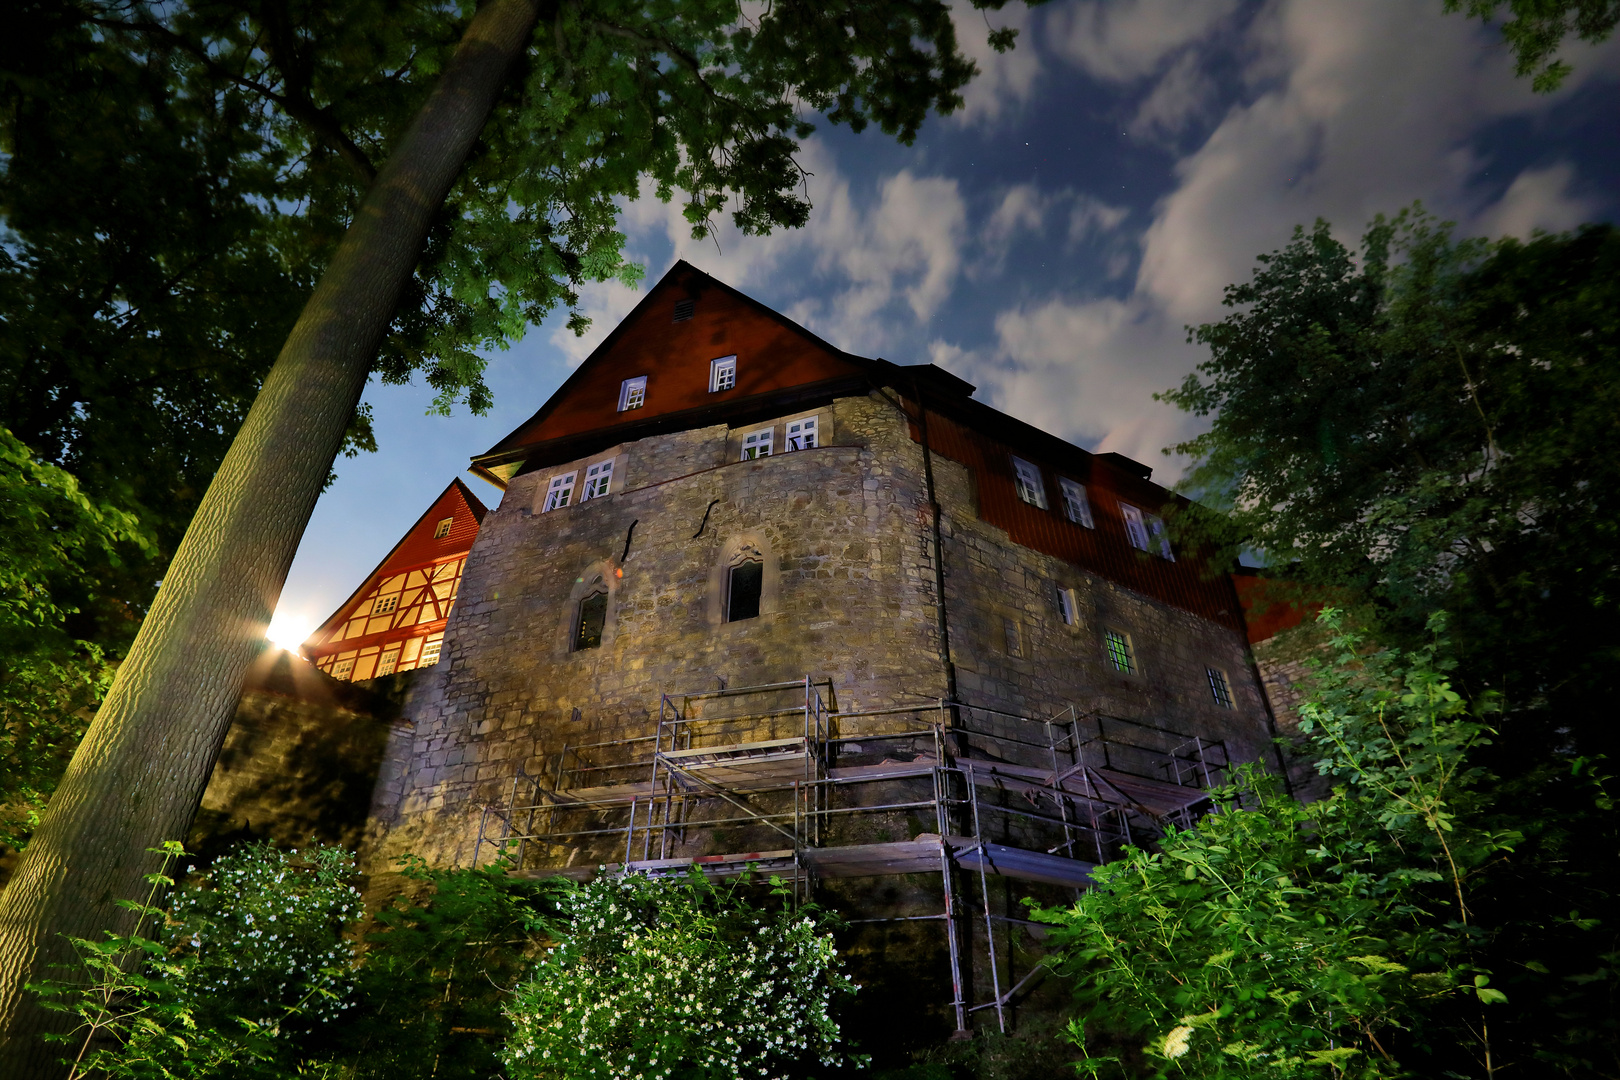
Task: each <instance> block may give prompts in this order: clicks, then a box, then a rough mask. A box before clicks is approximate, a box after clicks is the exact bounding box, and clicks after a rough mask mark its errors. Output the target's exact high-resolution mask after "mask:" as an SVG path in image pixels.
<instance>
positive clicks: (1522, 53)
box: [1445, 0, 1620, 94]
mask: <svg viewBox="0 0 1620 1080" xmlns="http://www.w3.org/2000/svg"><path fill="white" fill-rule="evenodd" d="M1504 2H1505V3H1506V5H1507V9H1508V13H1509V15H1511V18H1509V19H1508V21H1507V22H1505V23H1503V24H1502V40H1504V41H1506V42H1507V43H1508V47H1509V48H1511V49H1512V50H1513V59H1514V61H1515V67H1516V74H1517V75H1518V76H1519V77H1520V78H1521V79H1522V78H1524V77H1525V76H1526V75H1534V76H1535V78H1534V81H1533V82H1532V83H1531V86H1533V87H1534V88H1535V91H1536V93H1538V94H1549V93H1551V92H1552V91H1554V90H1556V89H1558V87H1559V86H1561V85H1563V82H1564V80H1565V79H1566V78H1568V77H1569V73H1570V72H1571V71H1572V70H1573V69H1572V68H1571V67H1570V66H1569V65H1568V64H1567V63H1565V62H1564V61H1563V60H1558V59H1554V57H1555V55H1556V54H1557V52H1558V50H1559V48H1560V47H1561V46H1562V45H1563V44H1564V40H1565V39H1566V38H1568V37H1569V36H1570V35H1571V34H1574V35H1575V36H1576V37H1578V38H1579V39H1580V40H1582V41H1585V42H1588V43H1590V44H1593V45H1595V44H1597V43H1598V42H1600V41H1604V40H1607V38H1608V36H1609V35H1610V34H1611V33H1613V32H1614V25H1615V23H1616V22H1620V0H1445V3H1446V10H1447V11H1451V12H1455V11H1463V10H1464V9H1465V8H1466V14H1467V15H1468V17H1469V18H1476V19H1479V20H1481V21H1482V22H1490V21H1491V20H1492V19H1494V18H1496V12H1497V10H1498V9H1499V8H1501V7H1502V6H1503V4H1504Z"/></svg>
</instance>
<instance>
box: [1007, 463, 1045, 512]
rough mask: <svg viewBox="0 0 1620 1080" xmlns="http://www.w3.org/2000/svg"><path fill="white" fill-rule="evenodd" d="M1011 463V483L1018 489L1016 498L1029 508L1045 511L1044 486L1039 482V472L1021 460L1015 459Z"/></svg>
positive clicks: (1033, 466)
mask: <svg viewBox="0 0 1620 1080" xmlns="http://www.w3.org/2000/svg"><path fill="white" fill-rule="evenodd" d="M1012 463H1013V482H1014V483H1015V484H1016V485H1017V487H1018V497H1019V498H1020V499H1022V500H1024V501H1025V502H1027V503H1029V505H1031V506H1038V507H1040V508H1041V509H1042V510H1045V509H1046V485H1045V484H1043V483H1042V482H1041V470H1040V469H1038V468H1036V467H1035V465H1033V464H1032V463H1030V462H1028V461H1025V460H1024V459H1023V458H1019V457H1015V458H1013V459H1012Z"/></svg>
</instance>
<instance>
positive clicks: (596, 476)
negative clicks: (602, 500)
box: [579, 459, 613, 502]
mask: <svg viewBox="0 0 1620 1080" xmlns="http://www.w3.org/2000/svg"><path fill="white" fill-rule="evenodd" d="M612 485H613V462H612V460H611V459H610V460H608V461H598V462H597V463H596V464H595V465H592V466H591V467H590V468H588V469H586V470H585V488H584V490H583V491H581V492H580V493H579V501H580V502H584V501H585V500H586V499H594V498H596V497H597V496H599V495H606V494H607V493H608V489H609V488H610V487H612Z"/></svg>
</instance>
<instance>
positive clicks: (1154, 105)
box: [1126, 52, 1218, 142]
mask: <svg viewBox="0 0 1620 1080" xmlns="http://www.w3.org/2000/svg"><path fill="white" fill-rule="evenodd" d="M1217 94H1218V92H1217V89H1216V87H1215V84H1214V82H1213V81H1212V80H1211V79H1210V77H1209V76H1208V75H1206V74H1205V73H1204V70H1203V65H1202V64H1201V62H1200V60H1199V56H1198V54H1197V53H1196V52H1184V53H1182V54H1181V56H1180V57H1179V58H1178V59H1177V60H1176V62H1175V63H1173V64H1171V65H1170V70H1168V71H1166V72H1165V73H1164V75H1163V77H1161V78H1160V79H1159V80H1158V82H1157V83H1155V84H1154V87H1153V91H1152V92H1151V93H1149V94H1148V96H1147V97H1146V98H1144V99H1143V100H1142V102H1141V104H1139V105H1138V106H1137V107H1136V115H1135V116H1133V117H1131V120H1130V123H1129V124H1128V125H1127V127H1126V130H1128V131H1129V132H1130V133H1131V135H1132V136H1134V137H1135V138H1137V139H1141V140H1143V141H1145V142H1148V141H1169V140H1172V139H1174V138H1175V137H1176V136H1178V135H1180V134H1181V133H1182V132H1183V131H1185V130H1186V129H1187V127H1188V126H1189V125H1190V124H1192V123H1193V121H1195V120H1201V119H1203V117H1204V116H1206V115H1207V114H1208V112H1209V108H1210V105H1211V103H1212V102H1214V101H1215V100H1216V99H1217Z"/></svg>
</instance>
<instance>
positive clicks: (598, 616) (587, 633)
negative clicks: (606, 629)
mask: <svg viewBox="0 0 1620 1080" xmlns="http://www.w3.org/2000/svg"><path fill="white" fill-rule="evenodd" d="M607 602H608V597H607V593H606V592H605V591H604V592H593V593H591V594H590V595H589V596H587V597H585V599H583V600H581V601H580V602H579V619H578V620H577V622H576V627H575V630H574V651H575V652H579V651H580V650H581V649H596V648H600V647H601V645H602V627H603V626H605V625H606V624H607Z"/></svg>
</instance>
